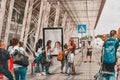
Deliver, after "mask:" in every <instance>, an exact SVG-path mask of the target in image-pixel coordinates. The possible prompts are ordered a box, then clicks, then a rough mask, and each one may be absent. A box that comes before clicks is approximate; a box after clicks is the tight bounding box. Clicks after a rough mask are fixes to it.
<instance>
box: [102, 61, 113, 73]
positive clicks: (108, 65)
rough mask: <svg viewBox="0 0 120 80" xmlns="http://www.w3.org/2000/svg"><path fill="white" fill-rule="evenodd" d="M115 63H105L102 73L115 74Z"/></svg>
mask: <svg viewBox="0 0 120 80" xmlns="http://www.w3.org/2000/svg"><path fill="white" fill-rule="evenodd" d="M114 67H115V63H103V65H102V71H106V72H114V71H115V68H114Z"/></svg>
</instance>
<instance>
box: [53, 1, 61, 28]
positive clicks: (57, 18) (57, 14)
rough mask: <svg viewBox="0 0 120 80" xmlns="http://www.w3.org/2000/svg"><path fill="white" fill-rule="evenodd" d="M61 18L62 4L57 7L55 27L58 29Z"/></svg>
mask: <svg viewBox="0 0 120 80" xmlns="http://www.w3.org/2000/svg"><path fill="white" fill-rule="evenodd" d="M59 16H60V2H58V4H57V7H56V14H55V21H54V27H58V23H59Z"/></svg>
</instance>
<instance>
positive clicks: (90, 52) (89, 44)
mask: <svg viewBox="0 0 120 80" xmlns="http://www.w3.org/2000/svg"><path fill="white" fill-rule="evenodd" d="M92 49H93V47H92V45H91V41H88V46H87V55H86V60H87V61H88V57H90V60H89V62H91V61H92Z"/></svg>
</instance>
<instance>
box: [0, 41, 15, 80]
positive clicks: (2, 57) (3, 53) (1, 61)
mask: <svg viewBox="0 0 120 80" xmlns="http://www.w3.org/2000/svg"><path fill="white" fill-rule="evenodd" d="M9 58H10V55H9V53H8V51H7V50H5V44H4V41H2V40H0V73H1V74H3V75H5V76H6V77H7V78H8V79H9V80H14V79H13V76H12V74H11V73H10V71H9V69H8V59H9Z"/></svg>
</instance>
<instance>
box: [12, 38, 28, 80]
mask: <svg viewBox="0 0 120 80" xmlns="http://www.w3.org/2000/svg"><path fill="white" fill-rule="evenodd" d="M12 40H13V47H12V49H11V50H12V51H11V52H13V53H12V55H13V54H14V52H15V51H20V53H21V54H24V55H26V53H25V50H24V48H23V43H21V42H19V39H18V38H13V39H12ZM13 56H14V55H13ZM26 73H27V67H26V66H22V65H18V64H15V63H14V75H15V80H26Z"/></svg>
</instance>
